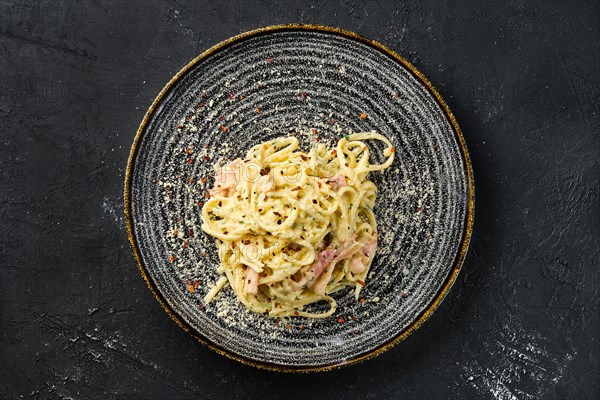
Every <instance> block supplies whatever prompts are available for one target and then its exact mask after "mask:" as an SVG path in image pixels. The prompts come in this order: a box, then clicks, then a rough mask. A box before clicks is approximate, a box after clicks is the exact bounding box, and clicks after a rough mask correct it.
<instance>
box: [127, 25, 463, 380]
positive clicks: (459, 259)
mask: <svg viewBox="0 0 600 400" xmlns="http://www.w3.org/2000/svg"><path fill="white" fill-rule="evenodd" d="M293 30H303V31H317V32H325V33H333V34H336V35H339V36H343V37H346V38H349V39H353V40H356V41H358V42H361V43H365V44H368V45H370V46H372V47H375V48H376V49H378V50H380V51H381V52H383V53H384V54H387V55H388V56H390V57H391V58H392V59H394V60H396V61H398V62H399V63H400V64H402V65H403V66H404V67H405V68H406V69H408V70H409V71H410V72H411V73H412V74H413V75H414V76H415V77H416V78H417V79H418V80H419V81H420V82H421V83H422V84H423V85H424V86H425V87H426V88H427V89H428V90H429V92H430V93H431V94H432V95H433V97H434V98H435V100H436V101H437V102H438V104H439V105H440V106H441V107H442V109H443V110H444V113H445V114H446V116H447V117H448V120H449V121H450V123H451V125H452V128H453V130H454V133H455V134H456V138H457V140H458V143H459V145H460V149H461V154H462V157H463V161H464V164H465V172H466V175H467V202H468V204H467V215H466V219H465V225H464V231H463V236H462V240H461V244H460V247H459V250H458V253H457V255H456V258H455V260H454V265H453V266H452V271H451V272H450V274H449V275H448V277H447V278H446V281H445V282H444V284H443V285H442V287H441V288H440V290H439V291H438V293H437V294H436V296H435V298H434V299H433V301H432V302H431V303H430V304H429V306H428V307H427V308H426V309H425V310H424V311H423V312H422V313H421V314H420V315H419V317H418V318H417V319H416V320H415V321H414V322H412V323H411V324H410V325H409V326H408V327H407V328H406V329H405V330H404V331H403V332H401V333H400V334H399V335H398V336H396V337H395V338H393V339H392V340H390V341H388V342H386V343H383V344H381V345H380V346H378V347H376V348H375V349H373V350H371V351H370V352H368V353H366V354H361V355H358V356H356V357H355V358H352V359H348V360H345V361H343V362H341V363H335V364H331V365H323V366H286V365H279V364H274V363H266V362H260V361H256V360H252V359H250V358H246V357H242V356H239V355H237V354H234V353H232V352H229V351H227V349H225V348H223V347H220V346H219V345H217V344H215V343H212V342H211V341H209V340H208V339H207V338H205V337H203V336H202V335H200V334H199V333H198V332H196V331H195V330H194V329H193V328H192V327H190V326H189V325H188V324H187V323H186V322H185V321H184V320H183V319H182V318H181V317H180V316H179V315H177V313H176V312H175V311H174V310H173V309H172V308H171V307H170V306H169V305H168V304H167V301H166V300H165V298H164V297H163V295H162V294H161V293H160V292H159V291H158V289H157V287H156V286H155V285H154V283H153V282H152V279H151V278H150V276H149V274H148V271H146V267H145V266H144V264H143V263H142V257H141V254H140V250H139V248H138V245H137V241H136V238H135V235H134V231H133V215H132V211H131V181H132V170H133V167H134V163H135V157H136V155H137V151H138V147H139V143H140V141H141V138H142V135H143V134H144V131H145V129H146V125H147V123H148V121H150V118H151V117H152V115H153V114H154V111H155V110H156V107H157V106H158V104H159V103H160V102H161V101H162V99H163V98H164V97H165V95H166V94H167V92H168V91H169V90H170V89H171V87H172V86H173V85H175V84H176V83H177V82H178V81H179V79H180V78H181V77H182V76H183V75H184V74H185V73H186V72H187V71H189V70H190V69H191V68H193V67H194V66H195V65H196V64H198V63H199V62H201V61H202V60H203V59H205V58H206V57H208V56H210V55H211V54H213V53H216V52H217V51H219V50H220V49H222V48H224V47H226V46H228V45H230V44H232V43H235V42H238V41H241V40H243V39H247V38H250V37H253V36H259V35H261V34H264V33H269V32H277V31H293ZM124 201H125V208H124V213H125V226H126V229H127V236H128V238H129V244H130V246H131V250H132V252H133V257H134V258H135V261H136V263H137V266H138V269H139V271H140V274H141V275H142V278H143V279H144V281H145V282H146V285H147V286H148V288H149V289H150V291H151V292H152V294H153V295H154V298H155V299H156V300H157V301H158V302H159V303H160V305H161V307H162V308H163V309H164V310H165V312H166V313H167V315H168V316H169V317H170V318H171V319H172V320H173V321H175V322H176V323H177V325H179V326H180V327H181V328H182V329H183V330H184V331H186V332H187V333H189V334H190V335H192V336H193V337H194V338H195V339H196V340H198V341H199V342H200V343H202V344H203V345H205V346H207V347H208V348H210V349H211V350H213V351H215V352H217V353H219V354H221V355H224V356H226V357H228V358H231V359H233V360H236V361H239V362H241V363H243V364H246V365H251V366H253V367H257V368H261V369H266V370H271V371H280V372H323V371H329V370H332V369H336V368H340V367H343V366H347V365H352V364H356V363H358V362H361V361H365V360H368V359H370V358H373V357H375V356H377V355H379V354H381V353H383V352H384V351H386V350H388V349H390V348H391V347H392V346H394V345H396V344H397V343H399V342H401V341H402V340H404V339H405V338H406V337H408V335H410V334H411V333H413V332H414V331H415V330H416V329H417V328H419V327H420V326H421V325H422V324H423V322H425V321H426V320H427V319H428V318H429V317H430V316H431V314H432V313H433V312H434V311H435V310H436V309H437V308H438V306H439V305H440V303H441V302H442V301H443V300H444V298H445V297H446V295H447V294H448V291H449V290H450V288H451V287H452V285H453V284H454V282H455V281H456V277H457V276H458V273H459V272H460V269H461V267H462V264H463V261H464V259H465V256H466V254H467V250H468V248H469V242H470V240H471V234H472V231H473V218H474V211H475V185H474V178H473V167H472V165H471V159H470V157H469V152H468V150H467V146H466V144H465V140H464V138H463V136H462V133H461V130H460V128H459V126H458V123H457V122H456V118H454V115H453V114H452V112H451V111H450V108H449V107H448V105H447V104H446V102H445V101H444V99H442V96H440V94H439V93H438V91H437V90H436V89H435V88H434V87H433V85H432V84H431V83H430V82H429V80H427V78H425V76H423V74H421V72H419V71H418V70H417V69H416V68H415V67H414V66H413V65H412V64H410V63H409V62H408V61H407V60H405V59H404V58H402V57H401V56H399V55H398V54H396V53H395V52H394V51H393V50H391V49H389V48H388V47H386V46H384V45H382V44H381V43H379V42H376V41H374V40H371V39H367V38H364V37H362V36H360V35H357V34H356V33H354V32H350V31H347V30H344V29H340V28H334V27H329V26H322V25H312V24H288V25H271V26H266V27H263V28H258V29H254V30H251V31H248V32H244V33H241V34H239V35H236V36H234V37H232V38H229V39H227V40H225V41H223V42H221V43H219V44H216V45H215V46H213V47H211V48H210V49H208V50H206V51H205V52H203V53H202V54H200V55H199V56H198V57H196V58H194V59H193V60H191V61H190V62H189V63H188V64H187V65H185V66H184V67H183V68H182V69H181V70H180V71H179V72H178V73H177V74H176V75H175V76H174V77H173V78H172V79H171V80H170V81H169V83H167V85H166V86H165V87H164V88H163V89H162V90H161V92H160V93H159V94H158V96H157V97H156V98H155V99H154V101H153V102H152V105H151V106H150V108H149V109H148V111H147V112H146V115H145V116H144V119H143V120H142V122H141V124H140V126H139V128H138V130H137V133H136V135H135V139H134V141H133V145H132V147H131V152H130V153H129V159H128V162H127V169H126V171H125V193H124Z"/></svg>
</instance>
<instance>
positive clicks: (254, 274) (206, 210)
mask: <svg viewBox="0 0 600 400" xmlns="http://www.w3.org/2000/svg"><path fill="white" fill-rule="evenodd" d="M365 140H380V141H382V142H383V143H384V144H385V145H387V148H386V149H385V150H384V156H385V157H386V158H387V159H386V160H385V162H384V163H382V164H371V163H370V162H369V151H370V150H369V147H368V146H367V145H366V144H365V142H364V141H365ZM298 144H299V143H298V139H296V137H293V136H291V137H285V138H278V139H274V140H270V141H268V142H265V143H261V144H259V145H256V146H254V147H252V148H251V149H250V150H249V151H248V153H247V154H246V157H245V158H244V159H236V160H234V161H232V162H231V163H229V164H227V165H225V166H223V167H218V168H216V177H215V182H214V187H213V188H212V189H211V191H210V199H209V200H208V201H207V202H206V203H205V204H204V206H203V208H202V221H203V224H202V229H203V230H204V231H205V232H206V233H208V234H209V235H211V236H213V237H214V238H215V239H216V242H217V246H218V250H219V259H220V265H219V267H218V272H220V273H222V274H223V276H222V277H221V278H220V280H219V281H218V282H217V283H216V284H215V286H213V287H212V289H211V290H210V291H209V292H208V294H207V295H206V296H205V299H204V300H205V302H206V303H208V302H210V301H211V300H212V299H213V298H214V296H216V295H217V294H218V292H219V291H220V290H222V289H223V288H224V287H226V286H227V285H229V286H230V287H231V288H232V289H233V291H234V292H235V294H236V296H237V298H238V299H239V301H240V302H242V303H243V304H244V305H245V306H246V307H248V308H249V309H250V310H252V311H255V312H257V313H266V314H268V315H270V316H274V317H283V316H294V315H297V316H303V317H309V318H325V317H328V316H330V315H331V314H333V313H334V312H335V310H336V302H335V300H334V299H333V297H332V296H331V294H332V293H334V292H336V291H338V290H341V289H343V288H345V287H348V286H350V287H353V288H354V291H355V296H356V298H357V299H358V296H359V293H360V290H361V288H362V287H363V286H364V285H365V277H366V276H367V273H368V271H369V267H370V265H371V262H372V260H373V256H374V255H375V250H376V247H377V224H376V221H375V215H374V214H373V207H374V205H375V197H376V193H377V187H376V186H375V184H374V183H373V182H371V181H370V180H369V179H368V174H369V173H370V172H374V171H382V170H384V169H386V168H388V167H389V166H390V165H391V164H392V162H393V160H394V147H392V144H391V143H390V141H389V140H388V139H387V138H386V137H385V136H383V135H381V134H378V133H376V132H374V131H371V132H365V133H357V134H352V135H347V136H345V137H343V138H341V139H340V140H339V141H338V142H337V145H336V147H335V149H329V148H327V146H325V145H323V144H320V145H317V146H315V147H314V148H312V149H310V151H309V152H308V153H304V152H302V151H299V150H298ZM321 301H325V302H327V303H328V305H329V307H328V308H327V309H326V310H325V311H321V312H318V311H314V310H311V309H310V308H311V307H310V305H311V304H314V303H318V302H321Z"/></svg>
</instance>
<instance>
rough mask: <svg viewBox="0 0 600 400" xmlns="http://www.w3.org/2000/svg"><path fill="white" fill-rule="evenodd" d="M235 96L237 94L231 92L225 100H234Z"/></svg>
mask: <svg viewBox="0 0 600 400" xmlns="http://www.w3.org/2000/svg"><path fill="white" fill-rule="evenodd" d="M235 96H237V92H233V93H232V94H230V95H229V97H227V100H231V99H234V98H235Z"/></svg>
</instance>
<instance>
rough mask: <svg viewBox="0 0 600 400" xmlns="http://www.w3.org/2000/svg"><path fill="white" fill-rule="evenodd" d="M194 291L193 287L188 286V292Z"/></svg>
mask: <svg viewBox="0 0 600 400" xmlns="http://www.w3.org/2000/svg"><path fill="white" fill-rule="evenodd" d="M195 291H196V288H195V287H194V285H188V292H190V293H194V292H195Z"/></svg>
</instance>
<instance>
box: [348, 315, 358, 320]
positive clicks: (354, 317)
mask: <svg viewBox="0 0 600 400" xmlns="http://www.w3.org/2000/svg"><path fill="white" fill-rule="evenodd" d="M350 319H351V320H352V321H358V318H356V316H354V315H353V316H351V317H350Z"/></svg>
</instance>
